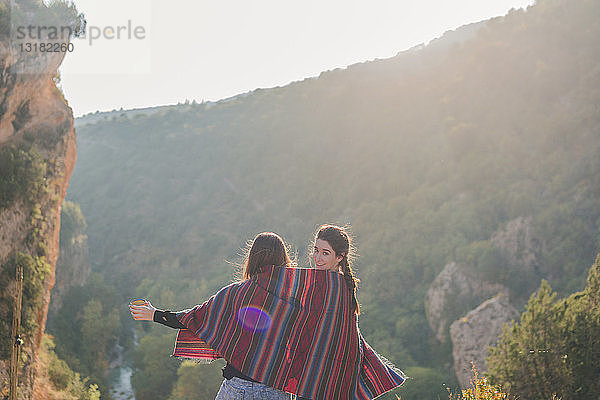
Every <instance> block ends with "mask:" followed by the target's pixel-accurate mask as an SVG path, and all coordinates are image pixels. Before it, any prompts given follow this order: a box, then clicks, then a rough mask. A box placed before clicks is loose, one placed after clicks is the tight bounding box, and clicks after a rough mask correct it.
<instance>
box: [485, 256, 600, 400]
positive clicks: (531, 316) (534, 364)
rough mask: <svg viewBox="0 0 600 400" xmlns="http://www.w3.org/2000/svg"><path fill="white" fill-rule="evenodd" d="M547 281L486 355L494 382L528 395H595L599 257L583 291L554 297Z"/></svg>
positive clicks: (574, 398)
mask: <svg viewBox="0 0 600 400" xmlns="http://www.w3.org/2000/svg"><path fill="white" fill-rule="evenodd" d="M555 298H556V294H555V293H552V289H551V288H550V285H549V284H548V283H547V282H546V281H542V285H541V287H540V289H539V290H538V292H537V293H536V294H534V295H532V296H531V298H530V300H529V303H528V305H527V308H526V311H525V312H524V313H523V315H522V316H521V321H520V322H519V323H515V324H514V325H513V326H512V327H508V326H505V328H504V331H503V333H502V336H501V338H500V341H499V342H498V345H497V346H496V347H494V348H490V356H489V358H488V360H487V362H488V366H489V368H490V369H489V374H488V376H489V377H490V379H491V381H492V382H494V383H496V384H502V385H503V386H504V387H505V388H508V389H509V391H510V393H511V394H512V395H515V396H518V397H519V398H520V399H523V400H534V399H535V400H539V399H550V398H552V397H553V396H555V395H556V396H558V397H559V398H561V399H562V400H580V399H581V400H583V399H592V398H596V397H595V396H597V395H598V393H600V307H599V305H600V302H599V299H600V256H598V257H597V259H596V262H595V264H594V265H593V266H592V268H591V270H590V273H589V277H588V280H587V286H586V288H585V290H584V291H582V292H578V293H575V294H573V295H571V296H570V297H569V298H567V299H563V300H560V301H555Z"/></svg>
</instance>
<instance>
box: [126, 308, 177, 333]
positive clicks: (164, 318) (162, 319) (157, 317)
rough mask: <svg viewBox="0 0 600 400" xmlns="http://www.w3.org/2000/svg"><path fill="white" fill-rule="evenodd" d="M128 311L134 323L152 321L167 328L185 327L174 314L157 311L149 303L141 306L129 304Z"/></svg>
mask: <svg viewBox="0 0 600 400" xmlns="http://www.w3.org/2000/svg"><path fill="white" fill-rule="evenodd" d="M129 311H130V312H131V316H132V317H133V319H135V320H136V321H154V322H158V323H159V324H163V325H165V326H168V327H169V328H175V329H185V325H183V324H182V323H181V322H179V320H178V319H177V314H176V313H174V312H172V311H170V310H165V311H163V310H158V309H157V308H156V307H154V306H153V305H152V304H151V303H150V302H148V303H147V304H146V305H143V306H135V305H132V304H130V305H129Z"/></svg>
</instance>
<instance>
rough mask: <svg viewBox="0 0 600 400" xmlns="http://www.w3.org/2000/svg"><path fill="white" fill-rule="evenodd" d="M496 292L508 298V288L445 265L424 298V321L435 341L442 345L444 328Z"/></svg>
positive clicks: (462, 268) (458, 268)
mask: <svg viewBox="0 0 600 400" xmlns="http://www.w3.org/2000/svg"><path fill="white" fill-rule="evenodd" d="M498 293H504V294H506V295H508V289H507V288H506V287H505V286H503V285H500V284H492V283H489V282H485V281H482V280H481V279H478V278H477V277H475V276H473V275H472V274H470V273H468V271H467V269H466V268H464V267H463V266H461V265H459V264H457V263H455V262H452V263H449V264H447V265H446V266H445V267H444V269H443V270H442V272H440V274H439V275H438V276H437V277H436V278H435V279H434V281H433V282H432V284H431V286H430V287H429V290H427V295H426V298H425V310H426V312H427V320H428V321H429V326H430V327H431V329H432V330H433V331H434V332H435V336H436V338H437V339H438V340H439V341H440V342H442V343H444V342H446V339H447V337H448V327H449V326H450V324H451V323H452V322H453V321H454V320H455V319H457V318H458V317H460V316H462V315H464V314H465V313H467V312H468V311H469V310H471V309H473V308H474V307H476V306H477V305H478V304H481V302H483V301H485V300H487V299H489V298H490V297H493V296H495V295H497V294H498Z"/></svg>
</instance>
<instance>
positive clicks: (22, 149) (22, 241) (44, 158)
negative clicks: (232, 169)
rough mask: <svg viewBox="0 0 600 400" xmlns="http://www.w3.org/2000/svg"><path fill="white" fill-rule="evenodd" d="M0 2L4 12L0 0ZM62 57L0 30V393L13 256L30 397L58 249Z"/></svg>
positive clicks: (70, 141)
mask: <svg viewBox="0 0 600 400" xmlns="http://www.w3.org/2000/svg"><path fill="white" fill-rule="evenodd" d="M0 5H1V6H2V7H4V8H3V9H2V10H1V11H3V12H4V11H6V3H5V2H2V3H1V4H0ZM2 22H4V23H6V20H3V21H2ZM2 28H3V29H2V32H3V33H5V32H6V29H5V28H6V27H5V26H2ZM63 57H64V53H61V52H45V53H34V52H31V53H21V52H18V51H15V49H14V48H11V43H10V40H9V39H8V37H7V36H2V35H0V169H1V174H0V177H1V180H0V321H2V322H1V323H0V334H1V336H2V337H1V340H0V342H1V343H2V346H1V349H0V350H1V351H0V384H1V385H2V388H4V389H3V393H2V394H7V389H6V388H7V386H8V371H9V363H10V349H11V344H12V340H13V339H12V338H11V337H10V331H11V329H10V327H11V321H12V313H13V311H12V309H13V305H14V300H13V299H14V295H15V289H16V284H15V268H16V267H15V265H16V264H17V263H19V264H21V265H23V268H24V283H23V301H22V304H23V306H22V307H23V309H22V329H21V331H20V335H21V337H22V338H23V339H24V344H23V345H22V346H21V358H20V360H21V364H20V365H19V371H20V375H19V398H23V399H31V398H32V397H33V386H34V382H35V376H36V371H35V368H34V367H35V365H36V357H37V355H38V351H39V348H40V344H41V339H42V334H43V331H44V327H45V324H46V317H47V311H48V304H49V300H50V290H51V289H52V287H53V285H54V267H55V264H56V260H57V257H58V254H59V229H60V215H61V204H62V202H63V199H64V197H65V194H66V190H67V185H68V182H69V178H70V176H71V173H72V171H73V167H74V165H75V159H76V143H75V130H74V128H73V113H72V110H71V108H70V107H69V106H68V105H67V103H66V101H65V100H64V98H63V96H62V93H61V92H60V90H59V89H58V88H57V87H56V84H55V82H54V78H55V77H56V74H57V69H58V67H59V65H60V63H61V62H62V60H63Z"/></svg>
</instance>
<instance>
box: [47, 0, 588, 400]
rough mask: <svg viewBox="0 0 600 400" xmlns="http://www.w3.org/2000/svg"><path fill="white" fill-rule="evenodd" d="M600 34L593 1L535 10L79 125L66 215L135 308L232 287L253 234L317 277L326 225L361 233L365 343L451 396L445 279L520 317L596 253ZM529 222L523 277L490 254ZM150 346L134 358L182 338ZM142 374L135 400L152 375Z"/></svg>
mask: <svg viewBox="0 0 600 400" xmlns="http://www.w3.org/2000/svg"><path fill="white" fill-rule="evenodd" d="M598 15H600V3H598V2H597V1H592V0H581V1H577V2H575V1H567V0H562V1H559V0H544V1H538V2H537V4H536V5H535V6H533V7H530V8H529V9H528V10H527V11H523V10H519V11H511V12H510V13H509V14H508V15H507V16H505V17H502V18H496V19H493V20H490V21H488V22H486V23H485V24H481V25H476V26H470V27H466V28H464V29H463V30H461V31H459V32H455V33H454V34H453V35H450V34H449V35H446V36H445V37H444V38H441V39H439V40H436V41H434V42H433V43H431V44H429V45H428V46H425V47H421V48H415V49H412V50H409V51H406V52H402V53H400V54H398V55H397V56H396V57H393V58H391V59H386V60H377V61H372V62H366V63H363V64H357V65H353V66H350V67H348V68H346V69H339V70H334V71H329V72H324V73H322V74H321V75H320V76H319V77H318V78H312V79H306V80H304V81H302V82H296V83H293V84H290V85H287V86H285V87H279V88H273V89H266V90H256V91H253V92H251V93H248V94H246V95H243V96H237V97H234V98H232V99H229V100H227V101H221V102H217V103H205V104H185V105H180V106H179V107H172V108H166V109H163V110H157V111H156V112H153V113H148V114H147V115H144V114H143V113H139V112H138V113H136V115H135V116H130V114H128V113H127V112H123V113H121V114H120V115H119V116H111V118H110V119H107V120H99V121H98V122H95V123H89V124H82V125H79V128H78V131H77V134H78V146H79V148H78V160H77V165H76V169H75V171H74V174H73V177H72V179H71V183H70V186H69V191H68V195H67V197H68V199H69V200H71V201H74V202H77V203H79V204H80V206H81V210H82V213H83V215H84V216H85V219H86V221H87V225H88V230H87V233H88V237H89V244H90V256H91V262H92V266H93V269H94V270H95V271H96V272H97V273H99V274H100V275H101V276H103V278H102V279H103V280H104V282H105V283H104V284H105V285H110V286H112V287H114V288H115V289H114V291H115V292H116V293H117V294H116V296H117V298H118V299H119V301H122V302H123V304H126V301H127V299H129V298H132V297H137V296H149V297H150V299H151V300H152V301H153V303H154V304H156V305H157V306H159V307H164V308H172V309H177V308H183V307H186V306H189V305H192V304H195V303H198V302H201V301H203V300H204V299H206V298H207V297H208V296H209V295H210V294H212V293H213V292H214V291H215V290H216V289H218V288H220V287H221V286H223V285H224V284H226V283H228V282H230V281H231V279H233V276H234V273H235V271H236V270H235V267H234V266H232V265H231V264H229V263H228V262H227V261H230V262H231V261H233V262H235V261H237V260H238V254H239V249H240V247H242V246H243V245H244V243H245V241H246V240H248V239H251V238H252V237H253V236H254V235H255V234H256V233H258V232H260V231H264V230H273V231H275V232H277V233H279V234H281V235H282V236H283V237H284V238H285V239H286V240H288V241H289V242H290V244H292V246H293V247H294V248H295V249H296V250H297V252H298V258H299V261H300V263H301V264H305V263H306V246H307V245H308V243H309V240H310V239H311V235H312V233H313V231H314V229H315V227H316V226H317V225H318V224H320V223H325V222H332V223H338V224H345V223H350V224H351V225H352V228H353V232H354V235H355V236H356V244H357V247H358V250H359V254H360V257H359V258H358V260H357V270H358V275H359V278H360V279H361V285H360V291H359V302H360V303H361V306H362V309H361V310H362V313H363V314H362V315H361V318H360V319H361V330H362V332H363V334H364V335H365V337H366V339H367V340H368V341H369V342H370V343H371V344H372V345H373V347H374V348H375V349H377V350H378V351H380V352H381V353H382V354H384V355H385V356H386V357H388V358H389V359H390V360H391V361H393V362H395V363H396V364H397V365H398V366H399V367H401V368H403V369H406V370H408V371H409V374H410V371H411V368H415V369H413V370H415V371H416V368H417V367H419V368H425V371H426V372H423V370H422V369H419V376H426V377H436V379H439V380H444V381H445V382H447V383H454V379H455V378H454V375H453V372H452V366H451V354H450V349H449V348H448V347H447V346H446V347H445V346H443V345H440V344H439V343H438V342H437V341H436V339H435V337H434V335H433V333H432V332H431V331H430V329H429V326H428V324H427V321H426V318H425V311H424V297H425V292H426V291H427V288H428V287H429V284H430V283H431V282H432V280H433V279H434V278H435V276H436V275H437V274H438V273H439V272H440V271H441V269H442V268H443V267H444V265H445V264H446V263H447V262H449V261H463V262H467V263H469V265H470V266H471V268H472V269H473V271H475V272H477V273H479V274H480V275H481V276H482V277H484V278H485V279H488V280H491V281H494V282H498V283H503V284H505V285H507V286H508V287H510V288H511V291H512V292H513V293H512V294H513V299H514V301H516V302H517V303H518V304H519V305H521V306H522V305H524V303H525V301H526V299H527V298H528V297H529V295H530V294H531V293H532V291H533V290H534V289H536V288H537V287H538V286H539V284H540V280H541V279H542V278H544V279H547V280H548V281H549V282H550V283H551V284H552V287H553V288H554V289H555V290H557V291H558V292H559V293H561V294H565V295H566V294H569V293H572V292H574V291H576V290H580V289H581V288H583V286H584V283H585V278H586V275H587V269H588V267H589V265H591V264H592V263H593V261H594V257H595V255H596V254H597V253H598V251H599V250H600V243H599V240H598V239H599V235H598V233H599V229H600V46H598V38H599V37H600V19H599V18H598ZM190 79H193V77H190ZM115 96H118V94H115ZM520 216H531V217H532V218H533V226H534V228H535V230H536V233H537V236H538V237H539V239H540V241H541V244H542V246H541V248H542V249H543V251H542V252H541V254H540V263H539V264H540V265H539V268H537V269H536V270H535V271H533V272H529V273H522V272H521V271H511V270H508V269H501V268H500V269H498V267H497V266H498V265H502V263H503V262H504V260H502V259H501V258H500V256H499V255H498V254H496V253H494V252H489V251H487V250H486V249H488V248H489V246H488V245H489V238H490V236H491V235H492V234H493V233H494V232H495V231H496V230H498V229H499V228H501V227H502V226H503V225H504V224H505V223H506V222H508V221H510V220H512V219H514V218H517V217H520ZM486 246H487V247H486ZM81 296H84V295H83V294H81ZM112 301H113V300H111V302H112ZM111 307H112V306H111ZM122 312H123V314H122V319H123V320H122V322H123V324H128V322H126V321H127V318H128V317H127V315H126V312H127V310H126V307H123V310H122ZM57 329H58V328H57ZM139 333H140V334H142V333H144V334H146V336H147V337H145V338H144V339H142V342H141V345H140V351H143V350H144V349H145V350H149V349H156V346H158V343H160V346H163V347H164V346H167V347H169V345H168V343H170V340H171V339H169V338H171V337H172V336H173V334H172V332H170V331H168V330H166V328H162V327H152V328H150V327H146V328H145V329H144V330H143V332H142V331H140V332H139ZM162 335H171V336H169V337H168V338H166V339H163V336H162ZM144 340H145V341H144ZM58 341H59V340H58V339H57V350H58V349H59V348H60V344H59V343H58ZM165 343H167V344H165ZM144 346H146V347H144ZM152 346H155V347H152ZM164 350H165V352H166V354H168V352H169V351H170V348H167V349H164ZM149 351H151V350H149ZM161 351H162V350H161ZM161 357H162V355H161ZM138 361H139V359H138ZM139 362H140V363H139V364H138V366H142V367H141V368H138V369H137V370H136V372H135V373H134V385H136V383H135V382H136V379H137V382H138V384H137V385H138V386H137V390H138V396H137V398H138V400H139V399H142V398H146V397H144V396H143V395H142V394H141V391H142V386H141V385H142V384H141V383H140V382H145V383H144V385H146V386H145V387H144V391H150V390H151V389H149V388H148V386H147V385H148V384H149V383H148V382H149V381H151V380H149V378H148V377H149V376H150V375H148V374H150V372H149V370H150V368H151V367H149V365H151V364H152V363H151V362H150V361H147V362H146V363H145V364H144V362H143V360H142V361H139ZM165 363H167V361H165ZM188 367H189V366H188ZM169 368H170V367H169ZM170 371H171V372H169V373H168V374H167V375H168V376H167V377H166V378H164V379H167V387H168V391H167V392H168V393H170V385H172V384H174V383H175V379H176V375H175V371H176V367H173V368H172V369H170ZM186 371H187V370H186ZM144 374H147V375H144ZM136 377H137V378H136ZM169 379H170V380H169ZM155 382H156V381H155ZM415 384H416V383H415ZM156 385H158V383H156ZM428 386H430V387H431V384H428ZM440 388H441V382H440ZM436 393H437V392H436ZM441 393H442V394H443V392H441ZM407 398H408V397H407ZM415 398H419V397H415ZM432 398H433V394H432Z"/></svg>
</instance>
